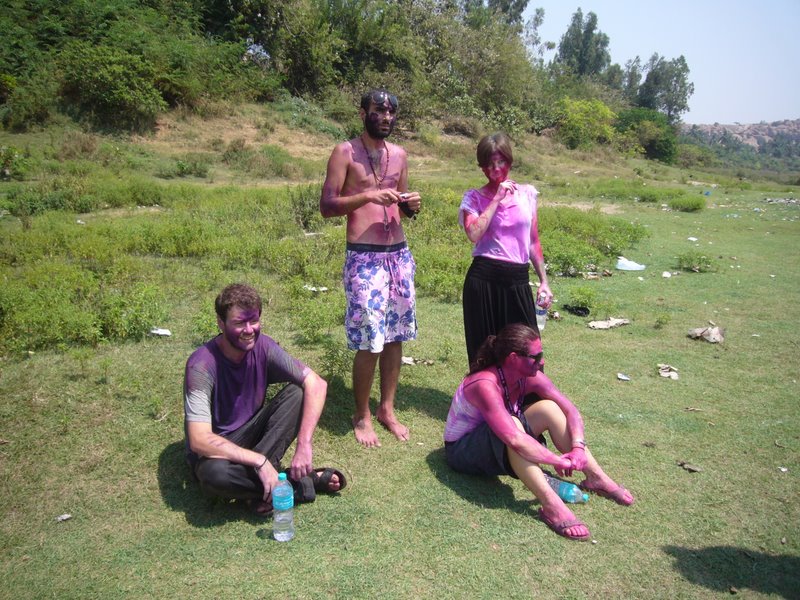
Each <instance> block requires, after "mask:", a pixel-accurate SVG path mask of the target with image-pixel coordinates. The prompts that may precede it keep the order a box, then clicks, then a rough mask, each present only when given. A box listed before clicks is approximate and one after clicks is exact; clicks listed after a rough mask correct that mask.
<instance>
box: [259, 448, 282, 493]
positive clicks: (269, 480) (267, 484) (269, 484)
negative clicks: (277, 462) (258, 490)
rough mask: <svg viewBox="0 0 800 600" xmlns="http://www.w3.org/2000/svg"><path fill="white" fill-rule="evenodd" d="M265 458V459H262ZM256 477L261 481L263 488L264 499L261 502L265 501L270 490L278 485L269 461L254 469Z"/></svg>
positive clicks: (276, 475) (275, 473)
mask: <svg viewBox="0 0 800 600" xmlns="http://www.w3.org/2000/svg"><path fill="white" fill-rule="evenodd" d="M264 458H266V457H264ZM256 475H258V478H259V479H260V480H261V485H263V486H264V497H263V498H262V500H264V502H266V501H267V498H269V495H270V494H271V493H272V489H273V488H274V487H275V486H276V485H278V472H277V471H276V470H275V467H273V466H272V464H271V463H270V462H269V461H266V462H265V463H264V465H263V466H262V467H259V468H256Z"/></svg>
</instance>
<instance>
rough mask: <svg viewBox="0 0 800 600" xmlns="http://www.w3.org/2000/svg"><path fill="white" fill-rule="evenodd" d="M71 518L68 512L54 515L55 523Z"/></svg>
mask: <svg viewBox="0 0 800 600" xmlns="http://www.w3.org/2000/svg"><path fill="white" fill-rule="evenodd" d="M71 518H72V515H71V514H69V513H64V514H63V515H58V516H57V517H56V522H57V523H63V522H64V521H69V520H70V519H71Z"/></svg>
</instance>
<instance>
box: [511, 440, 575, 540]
mask: <svg viewBox="0 0 800 600" xmlns="http://www.w3.org/2000/svg"><path fill="white" fill-rule="evenodd" d="M507 451H508V460H509V462H510V463H511V468H512V469H514V473H516V475H517V477H519V479H520V481H522V483H524V484H525V487H527V488H528V489H529V490H530V491H531V492H533V495H534V496H536V498H537V499H538V500H539V502H541V504H542V512H543V513H544V516H545V517H547V519H549V520H550V521H552V522H554V523H562V522H564V521H577V518H576V517H575V515H574V514H573V512H572V511H571V510H570V509H569V508H567V505H566V504H564V501H563V500H562V499H561V498H559V497H558V494H556V493H555V492H554V491H553V489H552V488H551V487H550V486H549V485H548V483H547V480H546V479H545V477H544V473H542V470H541V469H540V468H539V466H538V465H536V464H534V463H532V462H529V461H527V460H525V459H524V458H522V457H521V456H520V455H519V454H517V453H516V452H514V451H513V450H511V448H507ZM564 535H565V536H567V537H578V538H582V537H586V536H588V535H589V528H588V527H586V525H584V524H583V523H579V524H576V525H573V526H572V527H568V528H567V529H565V530H564Z"/></svg>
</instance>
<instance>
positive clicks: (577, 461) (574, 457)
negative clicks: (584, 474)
mask: <svg viewBox="0 0 800 600" xmlns="http://www.w3.org/2000/svg"><path fill="white" fill-rule="evenodd" d="M561 458H566V459H568V460H569V461H570V462H571V463H572V468H571V469H570V475H572V471H573V470H575V471H583V469H584V468H585V467H586V451H585V450H584V449H583V448H573V449H572V450H570V451H569V452H567V453H566V454H562V455H561Z"/></svg>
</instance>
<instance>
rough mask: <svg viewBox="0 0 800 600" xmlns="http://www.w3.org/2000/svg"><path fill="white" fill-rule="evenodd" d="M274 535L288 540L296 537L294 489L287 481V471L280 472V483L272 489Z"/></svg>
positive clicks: (276, 537)
mask: <svg viewBox="0 0 800 600" xmlns="http://www.w3.org/2000/svg"><path fill="white" fill-rule="evenodd" d="M272 508H273V509H274V512H273V515H272V537H274V538H275V539H276V540H277V541H279V542H288V541H289V540H290V539H292V538H293V537H294V489H292V484H291V483H289V482H288V481H286V473H280V474H278V485H276V486H275V488H274V489H273V490H272Z"/></svg>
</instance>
